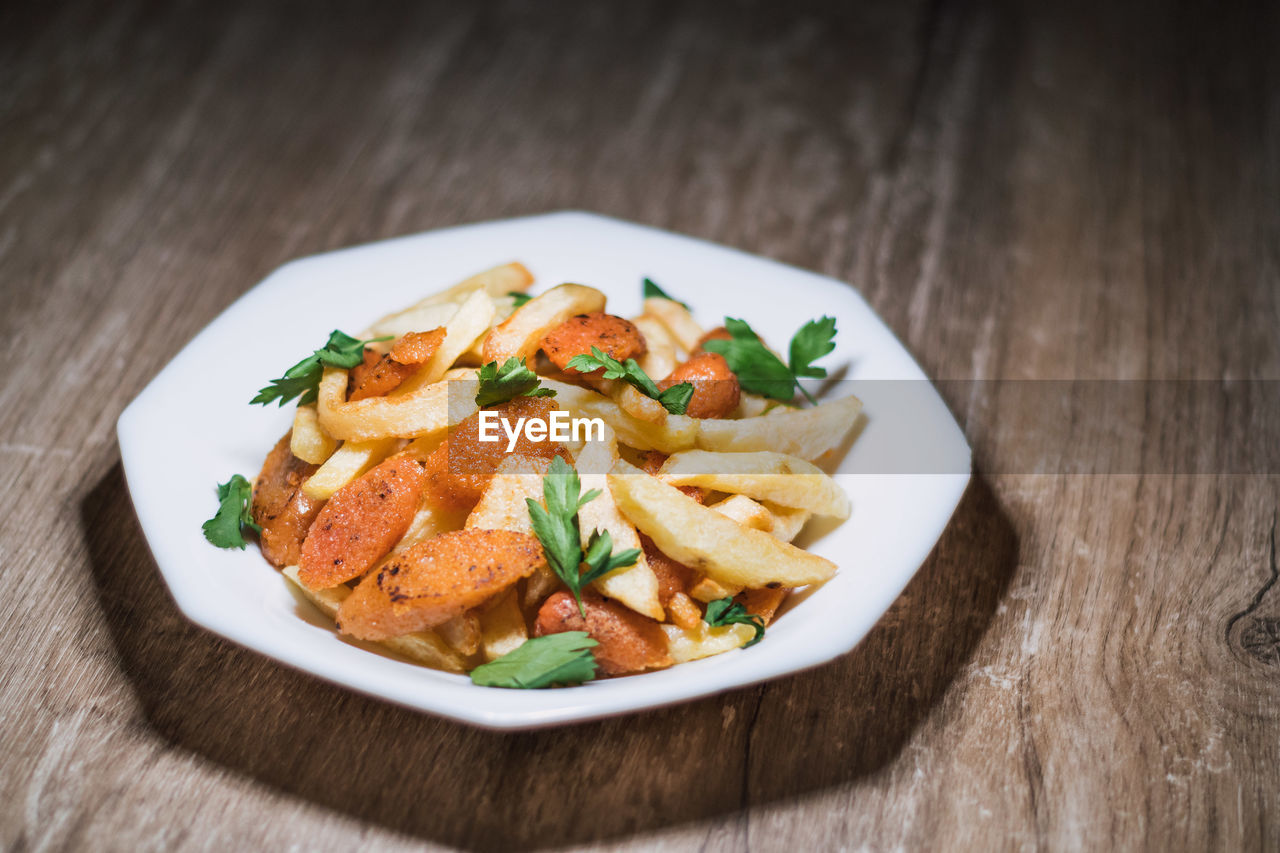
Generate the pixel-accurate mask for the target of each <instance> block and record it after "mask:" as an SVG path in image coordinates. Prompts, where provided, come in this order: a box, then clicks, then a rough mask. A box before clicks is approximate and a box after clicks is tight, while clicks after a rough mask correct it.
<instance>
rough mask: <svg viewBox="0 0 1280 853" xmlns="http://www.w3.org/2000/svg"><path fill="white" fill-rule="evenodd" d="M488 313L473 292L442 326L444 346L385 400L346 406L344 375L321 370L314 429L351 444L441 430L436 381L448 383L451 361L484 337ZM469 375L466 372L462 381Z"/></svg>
mask: <svg viewBox="0 0 1280 853" xmlns="http://www.w3.org/2000/svg"><path fill="white" fill-rule="evenodd" d="M493 312H494V307H493V300H492V299H490V298H489V296H488V294H486V293H485V292H484V291H482V290H477V291H475V292H473V293H472V294H471V296H469V297H467V300H466V301H465V302H463V303H462V305H461V306H460V307H459V308H458V312H457V313H456V314H455V315H454V316H453V318H452V319H451V320H450V321H449V322H448V324H447V325H446V326H445V339H444V342H443V343H441V345H440V348H439V349H437V350H436V352H435V355H433V356H432V357H431V360H430V361H428V362H427V363H426V364H424V365H423V366H422V367H420V368H419V369H418V370H417V372H415V373H414V374H413V375H412V376H410V377H409V378H408V379H406V380H405V381H404V382H403V383H401V385H400V386H399V387H398V388H396V389H395V390H394V391H392V392H391V393H390V394H387V395H386V396H385V397H366V398H365V399H363V400H354V401H348V400H347V399H346V397H347V371H346V370H342V369H340V368H335V367H329V368H325V371H324V376H323V377H322V378H321V380H320V393H319V399H318V400H317V409H318V411H319V414H320V425H321V426H323V427H324V428H325V431H327V432H328V433H329V434H330V435H332V436H333V437H335V438H342V439H349V440H351V439H353V440H356V441H360V440H367V439H370V438H384V437H386V436H391V435H395V436H401V437H404V438H413V437H417V436H422V435H428V434H432V433H434V432H438V431H441V430H443V429H445V428H446V427H447V426H448V425H449V416H450V412H449V409H450V406H449V405H448V404H449V390H448V386H447V385H444V384H441V380H442V379H446V378H448V374H449V372H450V371H449V367H450V366H451V365H452V364H453V363H454V361H456V360H457V359H458V357H459V356H461V355H462V354H463V353H465V352H466V351H467V350H468V349H470V347H471V344H472V343H473V342H474V341H475V340H476V339H477V338H478V337H480V336H481V335H483V334H484V333H485V332H486V331H488V329H489V321H490V320H491V319H492V318H493ZM474 374H475V371H471V370H468V371H467V372H466V373H465V374H462V375H463V376H473V375H474ZM455 402H456V401H455ZM466 414H469V412H467V413H466ZM463 416H464V417H465V414H464V415H463ZM458 419H459V420H460V419H461V418H458Z"/></svg>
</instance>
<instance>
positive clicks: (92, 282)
mask: <svg viewBox="0 0 1280 853" xmlns="http://www.w3.org/2000/svg"><path fill="white" fill-rule="evenodd" d="M369 5H372V4H369ZM783 5H784V4H770V5H765V4H755V5H748V6H743V7H734V8H729V7H727V6H724V5H722V4H718V3H696V2H692V3H675V2H672V3H667V4H658V5H650V4H638V3H628V4H603V3H591V2H579V3H543V4H536V5H535V4H528V5H525V4H521V3H516V2H510V3H505V4H478V5H475V6H472V5H465V6H464V5H463V4H449V5H444V6H439V7H436V6H430V5H428V4H406V5H402V6H401V5H392V4H376V6H374V7H373V8H362V7H361V6H357V5H351V6H324V7H321V6H317V5H315V4H310V3H298V4H294V5H292V6H284V5H280V6H274V7H270V8H268V7H267V6H266V5H265V4H258V3H253V2H238V3H237V2H223V3H217V4H214V3H209V4H201V3H194V2H192V3H178V4H163V3H142V2H132V1H131V2H121V3H115V4H110V5H109V6H107V5H99V4H91V3H81V4H73V5H67V6H62V7H50V6H45V5H39V6H35V5H33V6H30V7H27V8H21V7H18V6H14V5H12V4H10V5H6V7H5V8H4V9H3V11H0V282H3V284H2V285H0V286H2V287H3V307H2V308H0V330H2V332H3V334H2V335H0V347H3V351H4V353H5V359H4V379H3V385H2V390H0V441H2V443H0V482H2V483H3V496H4V501H5V508H4V511H3V513H2V514H0V537H2V538H0V560H2V562H3V578H4V588H5V589H6V590H7V595H5V597H4V600H3V604H0V614H2V617H0V619H2V621H0V624H2V625H3V633H2V634H0V636H2V637H3V642H4V650H3V653H2V657H0V661H2V663H0V720H2V723H0V768H2V769H0V844H3V845H4V846H6V847H9V848H12V849H45V848H50V847H53V848H59V847H93V848H98V847H104V848H114V849H120V850H135V849H147V848H151V849H157V848H164V849H169V848H205V849H215V850H230V849H244V848H251V847H267V848H274V849H280V848H285V847H292V848H295V849H307V850H342V849H351V848H355V847H360V848H378V849H384V848H385V849H400V848H405V849H409V848H418V847H423V846H426V847H448V846H455V847H463V848H482V849H490V848H492V849H513V848H525V847H532V846H536V847H566V846H568V847H572V846H592V847H595V846H601V847H618V848H637V847H646V848H647V847H649V846H659V847H664V848H665V847H669V848H673V849H693V848H698V849H703V848H706V849H716V850H720V849H742V848H748V847H751V848H757V849H787V850H816V849H827V848H834V847H862V846H867V847H871V848H895V847H925V848H935V849H936V848H938V847H941V846H955V847H964V848H973V849H980V850H988V849H995V848H1015V847H1016V848H1031V847H1041V846H1049V847H1057V848H1063V847H1075V846H1083V847H1088V848H1095V849H1108V848H1122V849H1125V848H1137V847H1147V848H1152V849H1158V850H1167V849H1176V848H1189V849H1203V848H1205V847H1214V848H1228V849H1236V848H1261V847H1271V848H1276V847H1277V845H1280V825H1278V823H1277V821H1278V819H1280V793H1278V792H1280V785H1278V781H1280V588H1276V579H1277V568H1276V567H1277V558H1276V522H1277V516H1278V514H1280V509H1278V508H1277V503H1278V501H1277V498H1278V497H1280V490H1278V488H1277V486H1278V481H1277V477H1276V476H1275V475H1276V473H1277V470H1280V469H1277V468H1274V467H1264V468H1261V469H1258V470H1254V471H1252V473H1248V472H1247V471H1246V472H1245V473H1240V472H1237V473H1234V474H1230V475H1228V474H1225V473H1221V472H1214V471H1212V470H1210V471H1199V472H1197V473H1195V474H1194V475H1189V474H1188V475H1177V476H1174V475H1170V474H1169V473H1168V472H1165V471H1158V470H1157V471H1148V470H1143V469H1140V468H1135V469H1134V470H1132V471H1128V472H1124V471H1120V472H1116V471H1112V472H1109V473H1106V474H1105V475H1104V474H1101V473H1094V474H1091V475H1082V476H1061V475H1054V474H1042V475H1033V474H1032V473H1030V472H1028V471H1020V470H1016V468H1017V466H1013V468H1014V470H1010V466H1008V465H1006V464H1004V460H1003V458H1002V452H1003V451H1002V448H1010V447H1014V446H1016V443H1017V438H1018V434H1017V432H1016V430H1014V428H1013V427H1011V426H1010V425H1009V424H1008V423H1006V422H1005V421H1004V420H1003V419H1002V418H1001V417H998V416H997V417H992V416H991V414H992V413H990V412H986V413H975V412H974V411H973V409H972V407H971V406H970V404H969V401H968V400H967V399H965V398H963V397H958V396H957V395H956V394H954V393H949V400H948V401H949V403H950V404H951V406H952V408H953V410H954V411H955V413H956V415H957V417H958V419H959V420H960V422H961V424H962V425H964V426H965V428H966V431H967V432H968V434H969V436H970V440H971V441H972V442H973V444H974V446H975V448H976V457H975V464H976V468H977V474H976V476H975V477H974V480H973V483H972V486H971V488H970V489H969V491H968V493H967V495H966V496H965V498H964V501H963V503H962V504H961V506H960V508H959V510H958V511H957V513H956V516H955V518H954V519H953V521H952V523H951V526H950V528H949V529H948V531H947V532H946V534H945V535H944V536H943V538H942V540H941V541H940V542H939V543H938V545H937V547H936V548H935V550H934V552H933V555H932V556H931V557H930V558H929V560H928V562H927V563H926V564H925V565H924V567H923V568H922V569H921V570H920V573H919V575H918V576H917V578H916V579H915V580H914V582H913V583H912V584H911V585H910V587H909V588H908V589H907V591H906V592H905V593H904V594H903V596H902V598H901V599H900V600H899V601H898V603H897V604H896V605H895V606H894V607H893V609H892V610H891V611H890V612H889V613H888V614H887V615H886V616H885V617H884V619H883V620H882V621H881V623H880V624H879V625H878V626H877V627H876V628H875V630H874V631H873V632H872V633H871V635H870V636H869V637H868V638H867V639H866V640H865V641H864V642H863V643H862V645H861V646H860V647H859V648H858V649H857V650H856V651H855V652H853V653H852V654H850V655H848V656H846V657H845V658H843V659H841V660H839V661H838V662H836V663H834V664H831V665H829V666H825V667H822V668H820V669H818V670H816V671H813V672H809V673H806V674H804V675H800V676H797V677H793V678H788V679H783V680H779V681H775V682H772V683H769V684H766V685H763V686H759V687H754V688H750V689H745V690H741V691H738V692H734V693H730V694H728V695H724V696H720V697H716V698H713V699H708V700H705V701H700V702H694V703H690V704H687V705H683V706H680V707H676V708H672V709H669V710H664V711H660V712H656V713H647V714H642V715H639V716H635V717H630V718H625V719H620V720H614V721H608V722H603V723H598V724H588V725H582V726H576V727H570V728H564V729H560V730H554V731H546V732H541V733H533V734H510V735H501V734H491V733H486V732H481V731H476V730H472V729H470V728H466V727H463V726H459V725H454V724H451V723H447V722H443V721H441V720H437V719H433V718H431V717H427V716H423V715H419V714H415V713H410V712H408V711H404V710H401V709H399V708H395V707H391V706H389V705H385V704H382V703H380V702H377V701H373V700H370V699H366V698H363V697H360V696H357V695H354V694H352V693H349V692H346V691H344V690H341V689H338V688H335V687H332V686H329V685H326V684H322V683H320V682H318V681H316V680H314V679H312V678H310V677H308V676H305V675H301V674H299V673H296V672H293V671H291V670H289V669H285V668H282V667H280V666H278V665H276V664H274V663H272V662H270V661H268V660H266V659H264V658H262V657H259V656H258V655H256V654H253V653H250V652H247V651H244V650H242V649H240V648H238V647H236V646H233V645H231V644H229V643H226V642H223V641H221V640H220V639H218V638H217V637H214V636H212V635H210V634H208V633H206V632H205V631H203V630H200V629H197V628H195V627H193V626H192V625H190V624H189V623H188V622H186V621H185V619H184V618H183V617H182V616H181V615H180V614H179V613H178V612H177V610H176V609H175V607H174V605H173V603H172V601H171V600H170V598H169V596H168V594H167V593H166V592H165V590H164V587H163V586H162V583H161V580H160V578H159V575H158V573H157V571H156V568H155V565H154V564H153V562H152V560H151V558H150V556H149V554H148V552H147V548H146V545H145V544H144V542H143V540H142V538H141V535H140V533H139V530H138V528H137V525H136V522H135V520H134V517H133V511H132V509H131V507H130V504H129V499H128V496H127V493H126V490H125V485H124V481H123V479H122V475H121V469H120V460H119V455H118V451H117V448H116V444H115V440H114V423H115V419H116V416H117V415H118V414H119V412H120V410H121V409H122V408H123V407H124V405H125V404H126V403H127V402H128V401H129V400H130V399H131V398H132V397H133V396H134V394H136V393H137V392H138V391H139V390H140V389H141V388H142V387H143V386H144V385H145V384H146V382H147V381H148V380H150V379H151V377H152V376H154V375H155V373H156V372H157V371H158V370H159V369H160V367H161V366H162V365H164V364H165V362H166V361H168V359H169V358H170V357H172V356H173V355H174V353H176V352H177V351H178V350H179V349H180V348H181V347H182V346H183V344H185V343H186V342H187V341H188V340H189V339H190V338H191V336H192V335H194V334H195V333H196V332H197V331H198V330H199V329H200V328H201V327H202V326H203V325H204V324H205V323H207V322H208V321H209V320H210V319H212V318H213V317H214V316H215V315H216V314H217V313H218V312H219V311H221V310H222V309H223V308H224V307H225V306H226V305H227V304H228V303H230V302H231V301H232V300H233V299H234V298H236V297H237V296H238V295H239V294H240V293H242V292H243V291H245V290H246V289H247V288H249V287H251V286H252V285H253V284H254V283H255V282H257V281H258V280H260V279H261V278H262V277H263V276H265V275H266V274H267V273H268V272H270V271H271V270H272V269H273V268H274V267H276V266H277V265H279V264H281V263H283V262H284V261H286V260H288V259H290V258H294V257H297V256H299V255H303V254H307V253H312V252H316V251H322V250H325V249H330V248H334V247H338V246H345V245H349V244H354V243H361V242H365V241H368V240H373V239H378V238H382V237H389V236H392V235H399V234H408V233H413V232H417V231H422V230H426V229H431V228H435V227H438V226H443V225H450V224H455V223H462V222H471V221H476V220H483V219H490V218H499V217H507V216H512V215H518V214H525V213H531V212H539V211H545V210H553V209H559V208H584V209H590V210H595V211H599V212H602V213H606V214H610V215H614V216H618V217H622V218H625V219H631V220H636V221H640V222H645V223H650V224H653V225H657V226H661V227H663V228H669V229H673V230H676V231H682V232H687V233H690V234H693V235H696V236H698V237H704V238H707V239H710V240H713V241H716V242H721V243H726V244H729V245H732V246H737V247H741V248H742V249H745V250H747V251H750V252H756V253H759V254H763V255H766V256H770V257H773V258H777V259H779V260H782V261H785V262H788V263H794V264H797V265H800V266H803V267H808V268H812V269H815V270H819V271H821V272H824V273H827V274H830V275H832V276H835V277H837V278H840V279H843V280H847V281H850V282H852V283H853V284H854V286H855V287H857V288H858V289H859V290H860V291H861V293H862V294H863V295H865V297H866V298H867V299H868V300H869V301H870V302H871V304H872V306H873V307H874V308H875V309H876V310H877V311H878V312H879V313H880V315H881V316H882V317H884V319H885V320H886V322H887V323H888V324H889V325H890V326H891V327H892V328H893V329H894V330H895V332H896V333H897V334H898V335H899V336H900V337H901V338H902V339H903V340H904V342H905V343H906V344H907V346H908V347H909V348H910V349H911V350H912V351H913V352H914V353H915V354H916V356H917V357H918V358H919V360H920V362H921V364H922V365H923V366H924V367H925V369H926V371H927V372H928V373H929V374H930V375H933V376H937V377H940V378H943V379H982V380H993V379H1002V380H1003V379H1048V378H1054V379H1124V380H1134V381H1142V380H1152V379H1177V380H1187V379H1212V380H1224V379H1225V380H1230V381H1232V382H1253V383H1258V382H1261V381H1262V380H1276V379H1277V378H1280V334H1277V329H1278V327H1280V252H1278V250H1277V249H1278V247H1280V203H1278V199H1280V63H1277V61H1276V59H1275V51H1274V47H1275V44H1276V43H1277V37H1278V36H1280V26H1278V24H1280V21H1278V15H1277V11H1276V7H1275V6H1274V5H1272V6H1271V7H1270V8H1266V7H1262V6H1259V7H1257V8H1248V7H1246V6H1243V5H1237V4H1222V5H1223V6H1224V7H1225V6H1230V8H1206V9H1198V8H1193V7H1186V6H1178V7H1177V8H1170V9H1162V8H1158V7H1153V8H1141V7H1139V6H1137V5H1128V4H1123V3H1120V4H1117V3H1101V2H1100V3H1097V4H1096V8H1093V4H1091V3H1088V2H1084V3H1081V2H1070V3H1051V4H1039V3H1035V4H1029V5H1028V6H1026V7H1018V6H1012V5H1009V6H1004V5H1000V6H991V7H986V6H984V7H973V6H963V5H962V6H952V5H914V4H910V3H892V4H885V5H883V6H875V7H873V6H869V5H868V6H864V5H861V4H858V5H857V7H856V8H843V7H840V8H831V9H827V8H825V7H824V6H823V5H812V6H809V7H808V8H800V9H797V8H795V4H786V5H787V6H788V8H787V10H785V11H784V10H783V8H782V6H783ZM849 6H850V7H853V6H854V4H849ZM1267 48H1271V55H1270V56H1268V50H1267ZM213 367H216V366H213V365H211V368H213ZM1259 387H1261V388H1262V390H1263V391H1266V390H1267V388H1268V387H1274V386H1266V385H1265V384H1263V385H1261V386H1259ZM1271 396H1272V398H1273V399H1274V398H1275V395H1274V394H1272V395H1271ZM1270 413H1271V414H1274V413H1275V409H1274V408H1272V409H1271V410H1270ZM979 414H981V415H982V416H978V415H979ZM997 414H998V413H997ZM1264 414H1267V413H1264ZM1268 417H1270V414H1268ZM1181 423H1182V422H1181V421H1180V420H1179V412H1178V411H1176V410H1174V411H1167V410H1166V411H1154V412H1151V413H1150V420H1149V421H1148V422H1147V423H1146V426H1147V428H1149V429H1152V430H1156V429H1160V428H1176V427H1178V426H1179V424H1181ZM1218 427H1219V429H1220V430H1221V432H1220V434H1218V435H1217V440H1219V441H1222V440H1225V441H1226V442H1228V444H1230V443H1231V442H1245V441H1247V440H1248V439H1249V436H1250V435H1251V431H1250V427H1249V425H1248V423H1247V422H1245V421H1235V420H1227V419H1223V422H1222V423H1219V424H1218ZM1011 430H1014V431H1012V432H1011ZM1224 437H1225V438H1224ZM870 570H874V567H871V569H870Z"/></svg>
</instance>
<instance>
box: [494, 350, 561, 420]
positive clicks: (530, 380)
mask: <svg viewBox="0 0 1280 853" xmlns="http://www.w3.org/2000/svg"><path fill="white" fill-rule="evenodd" d="M476 376H477V378H479V380H480V386H479V388H478V389H477V390H476V405H477V406H479V407H480V408H482V409H483V408H484V407H485V406H494V405H497V404H498V403H505V402H507V401H508V400H510V399H511V398H512V397H521V396H524V397H554V396H555V395H556V392H555V391H554V390H552V389H550V388H541V387H539V385H540V383H541V382H542V380H541V379H539V378H538V374H536V373H534V372H533V371H532V370H530V369H529V368H527V367H525V364H524V359H523V358H508V359H507V360H506V361H505V362H503V364H502V367H498V362H496V361H491V362H489V363H488V364H486V365H485V366H484V367H482V368H480V371H479V372H478V373H477V374H476Z"/></svg>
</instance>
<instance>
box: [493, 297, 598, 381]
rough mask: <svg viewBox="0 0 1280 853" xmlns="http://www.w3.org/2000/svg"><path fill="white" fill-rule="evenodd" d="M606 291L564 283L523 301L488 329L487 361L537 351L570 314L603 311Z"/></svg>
mask: <svg viewBox="0 0 1280 853" xmlns="http://www.w3.org/2000/svg"><path fill="white" fill-rule="evenodd" d="M604 304H605V295H604V294H603V293H601V292H600V291H598V290H596V289H595V288H594V287H587V286H586V285H582V284H561V285H559V286H557V287H553V288H551V289H550V290H548V291H547V292H546V293H543V294H541V295H539V296H535V297H534V298H532V299H530V300H529V301H528V302H526V303H525V304H523V305H521V306H520V307H519V308H517V309H516V310H515V311H514V312H512V314H511V316H510V317H508V318H507V319H505V320H503V321H502V322H501V323H499V324H498V326H497V327H496V328H495V329H494V330H493V331H492V332H490V333H489V337H488V338H487V339H486V340H485V342H484V361H485V362H490V361H496V362H498V363H499V364H502V362H503V361H505V360H506V359H508V358H528V357H530V356H532V355H533V354H534V353H535V352H537V349H538V346H539V344H540V343H541V342H542V339H543V337H545V336H546V334H547V332H549V331H551V330H552V329H554V328H555V327H556V326H559V325H560V324H561V323H563V322H564V321H565V320H568V319H569V318H570V317H574V316H576V315H578V314H590V313H592V312H595V311H603V310H604Z"/></svg>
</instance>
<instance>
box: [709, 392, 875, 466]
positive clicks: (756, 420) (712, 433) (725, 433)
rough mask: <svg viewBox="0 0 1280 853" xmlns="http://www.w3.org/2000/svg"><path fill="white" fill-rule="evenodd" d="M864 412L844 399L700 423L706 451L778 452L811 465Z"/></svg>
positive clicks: (856, 402)
mask: <svg viewBox="0 0 1280 853" xmlns="http://www.w3.org/2000/svg"><path fill="white" fill-rule="evenodd" d="M861 411H862V401H861V400H859V399H858V398H857V397H841V398H840V399H838V400H831V401H830V402H826V403H823V404H822V405H820V406H814V407H813V408H811V409H785V408H784V409H779V410H774V411H771V412H770V413H769V414H767V415H764V416H763V417H753V418H739V419H736V420H704V421H698V422H697V424H698V436H697V439H696V444H697V446H698V447H699V448H701V449H703V450H715V451H720V452H728V453H750V452H754V451H759V450H775V451H777V452H779V453H786V454H787V455H789V456H798V457H799V458H801V459H808V460H810V461H812V460H814V459H817V458H818V457H819V456H821V455H822V454H824V453H826V452H827V451H828V450H831V449H832V448H834V447H838V446H839V445H840V443H841V442H842V441H844V439H845V436H847V435H848V434H849V430H851V429H853V425H854V423H855V422H856V421H857V419H858V414H859V413H860V412H861Z"/></svg>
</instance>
